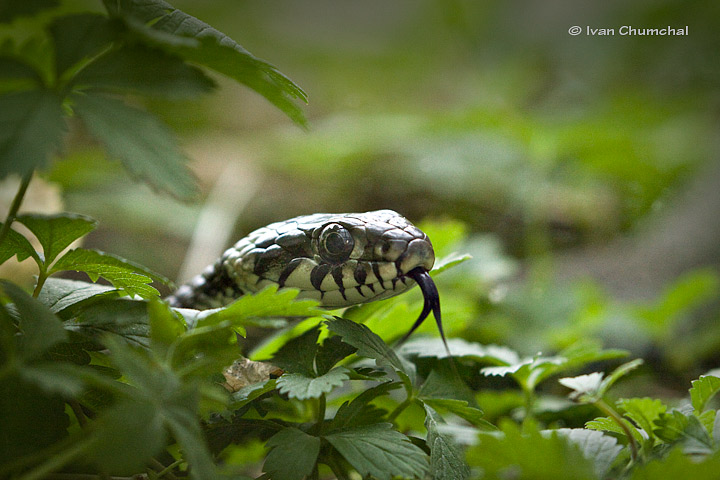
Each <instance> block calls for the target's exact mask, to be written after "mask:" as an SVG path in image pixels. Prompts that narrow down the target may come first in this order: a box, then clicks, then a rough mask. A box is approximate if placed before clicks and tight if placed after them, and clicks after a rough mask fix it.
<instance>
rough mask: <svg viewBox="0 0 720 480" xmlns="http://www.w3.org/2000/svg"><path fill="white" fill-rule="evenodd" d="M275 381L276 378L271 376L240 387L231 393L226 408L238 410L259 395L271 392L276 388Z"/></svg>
mask: <svg viewBox="0 0 720 480" xmlns="http://www.w3.org/2000/svg"><path fill="white" fill-rule="evenodd" d="M276 382H277V380H276V379H274V378H271V379H270V380H265V381H264V382H259V383H254V384H252V385H247V386H245V387H243V388H241V389H240V390H238V391H237V392H234V393H233V394H232V398H231V404H230V405H229V406H228V408H229V409H230V410H238V409H240V408H242V407H244V406H245V405H247V404H248V403H250V402H252V401H253V400H255V399H256V398H258V397H260V396H261V395H264V394H266V393H268V392H272V391H273V390H275V388H276Z"/></svg>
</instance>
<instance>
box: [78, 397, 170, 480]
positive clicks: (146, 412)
mask: <svg viewBox="0 0 720 480" xmlns="http://www.w3.org/2000/svg"><path fill="white" fill-rule="evenodd" d="M93 433H94V438H93V440H94V441H93V443H92V448H91V449H90V450H89V451H88V452H86V454H85V458H86V459H87V460H88V461H89V462H91V463H93V464H94V465H95V466H97V468H98V469H100V470H102V471H106V472H109V473H112V474H115V475H132V474H134V473H136V472H138V471H141V470H142V469H143V468H144V467H145V465H146V464H147V462H148V461H149V460H150V459H151V458H152V457H153V456H155V455H157V454H158V453H160V451H161V450H162V449H163V447H164V446H165V442H166V439H167V433H166V432H165V428H164V426H163V419H162V413H161V411H160V409H159V408H157V406H156V405H153V404H152V403H149V402H142V401H137V400H133V399H123V400H121V401H120V402H118V404H117V405H115V406H113V407H112V408H111V409H109V410H107V411H105V412H103V414H101V415H100V416H99V417H98V419H97V420H96V422H94V423H93Z"/></svg>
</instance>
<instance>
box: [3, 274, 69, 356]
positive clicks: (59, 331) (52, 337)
mask: <svg viewBox="0 0 720 480" xmlns="http://www.w3.org/2000/svg"><path fill="white" fill-rule="evenodd" d="M0 294H2V296H4V297H6V298H8V299H9V300H10V301H11V302H12V303H13V304H14V305H15V309H16V310H17V313H18V315H19V322H18V329H19V331H20V335H19V336H17V337H16V340H17V345H16V349H17V354H18V356H19V357H20V358H22V359H25V360H32V359H34V358H38V357H39V356H41V355H42V354H43V353H45V352H46V351H47V350H48V349H49V348H50V347H52V346H53V345H55V344H57V343H60V342H63V341H65V340H66V339H67V332H66V331H65V329H64V328H63V326H62V323H61V322H60V319H58V318H57V317H56V316H55V315H53V314H52V312H50V311H49V310H48V309H47V307H46V306H45V305H43V304H42V303H40V301H39V300H37V299H36V298H33V297H31V296H30V295H28V294H27V293H25V292H24V291H23V290H22V289H21V288H20V287H18V286H17V285H15V284H14V283H12V282H10V281H7V280H0ZM0 308H2V309H3V310H4V311H5V307H4V306H2V305H0Z"/></svg>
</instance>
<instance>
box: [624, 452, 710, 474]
mask: <svg viewBox="0 0 720 480" xmlns="http://www.w3.org/2000/svg"><path fill="white" fill-rule="evenodd" d="M718 471H720V455H717V454H716V455H712V456H707V457H700V458H698V457H695V456H688V455H683V452H682V451H681V450H680V449H674V450H672V451H671V452H670V454H669V455H668V456H667V457H666V458H663V459H658V460H657V461H654V462H647V463H645V464H642V465H638V466H637V467H636V468H635V469H633V471H632V474H631V475H630V477H629V478H630V480H676V479H678V478H695V479H707V480H710V479H712V478H715V477H716V476H717V472H718Z"/></svg>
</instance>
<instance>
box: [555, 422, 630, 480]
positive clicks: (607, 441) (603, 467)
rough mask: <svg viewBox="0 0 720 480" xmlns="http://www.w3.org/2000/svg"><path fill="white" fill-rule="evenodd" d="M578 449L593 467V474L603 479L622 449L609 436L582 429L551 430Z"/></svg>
mask: <svg viewBox="0 0 720 480" xmlns="http://www.w3.org/2000/svg"><path fill="white" fill-rule="evenodd" d="M553 431H554V432H556V433H557V434H558V435H561V436H563V437H565V438H567V439H568V440H570V441H571V442H572V443H574V444H575V445H577V446H578V447H580V450H581V451H582V453H583V456H584V457H585V458H586V459H588V460H590V461H591V462H593V464H594V465H595V474H596V475H597V476H598V478H604V476H605V474H606V473H607V472H608V471H609V470H610V467H611V466H612V463H613V462H614V461H615V458H617V456H618V455H619V454H620V452H621V451H622V449H623V447H622V446H621V445H618V443H617V440H616V439H615V438H613V437H611V436H608V435H603V434H602V433H601V432H597V431H593V430H583V429H582V428H561V429H558V430H553Z"/></svg>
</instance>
